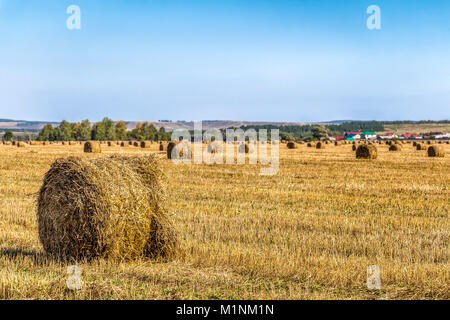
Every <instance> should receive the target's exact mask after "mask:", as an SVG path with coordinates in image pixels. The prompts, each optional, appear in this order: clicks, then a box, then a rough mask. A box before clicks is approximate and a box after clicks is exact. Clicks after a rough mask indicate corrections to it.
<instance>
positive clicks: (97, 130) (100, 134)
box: [91, 122, 106, 141]
mask: <svg viewBox="0 0 450 320" xmlns="http://www.w3.org/2000/svg"><path fill="white" fill-rule="evenodd" d="M91 137H92V140H97V141H103V140H105V139H106V128H105V124H104V123H103V122H97V123H95V124H94V125H93V127H92V134H91Z"/></svg>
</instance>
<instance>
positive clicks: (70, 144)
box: [69, 141, 77, 146]
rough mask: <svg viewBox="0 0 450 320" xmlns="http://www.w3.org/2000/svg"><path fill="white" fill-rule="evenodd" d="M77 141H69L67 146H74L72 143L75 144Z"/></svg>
mask: <svg viewBox="0 0 450 320" xmlns="http://www.w3.org/2000/svg"><path fill="white" fill-rule="evenodd" d="M76 144H77V143H76V142H75V141H69V146H74V145H76Z"/></svg>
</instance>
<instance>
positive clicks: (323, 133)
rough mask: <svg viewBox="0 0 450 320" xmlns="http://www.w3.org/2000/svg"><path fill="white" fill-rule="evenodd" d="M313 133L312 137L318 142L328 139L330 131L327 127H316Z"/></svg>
mask: <svg viewBox="0 0 450 320" xmlns="http://www.w3.org/2000/svg"><path fill="white" fill-rule="evenodd" d="M311 131H312V136H313V137H314V138H315V139H317V140H320V139H322V138H328V130H327V128H325V126H315V127H313V128H312V129H311Z"/></svg>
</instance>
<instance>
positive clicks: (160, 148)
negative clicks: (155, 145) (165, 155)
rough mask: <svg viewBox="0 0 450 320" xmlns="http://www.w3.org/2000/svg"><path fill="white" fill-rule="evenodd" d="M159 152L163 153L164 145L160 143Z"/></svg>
mask: <svg viewBox="0 0 450 320" xmlns="http://www.w3.org/2000/svg"><path fill="white" fill-rule="evenodd" d="M159 151H164V145H163V143H162V142H160V143H159Z"/></svg>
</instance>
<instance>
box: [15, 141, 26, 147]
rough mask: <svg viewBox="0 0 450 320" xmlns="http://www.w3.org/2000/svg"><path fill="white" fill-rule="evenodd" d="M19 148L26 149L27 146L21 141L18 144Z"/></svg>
mask: <svg viewBox="0 0 450 320" xmlns="http://www.w3.org/2000/svg"><path fill="white" fill-rule="evenodd" d="M16 145H17V147H18V148H25V147H26V146H27V144H26V143H25V142H23V141H19V142H17V143H16Z"/></svg>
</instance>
